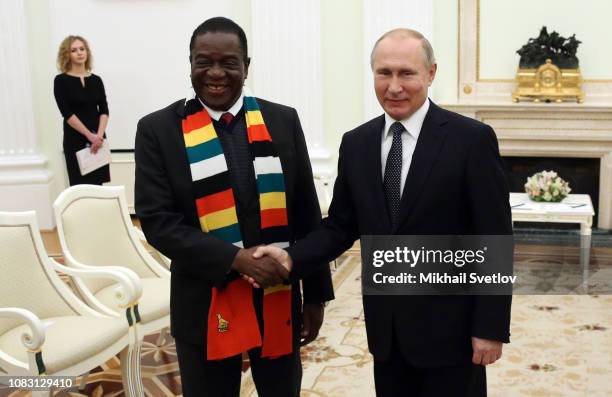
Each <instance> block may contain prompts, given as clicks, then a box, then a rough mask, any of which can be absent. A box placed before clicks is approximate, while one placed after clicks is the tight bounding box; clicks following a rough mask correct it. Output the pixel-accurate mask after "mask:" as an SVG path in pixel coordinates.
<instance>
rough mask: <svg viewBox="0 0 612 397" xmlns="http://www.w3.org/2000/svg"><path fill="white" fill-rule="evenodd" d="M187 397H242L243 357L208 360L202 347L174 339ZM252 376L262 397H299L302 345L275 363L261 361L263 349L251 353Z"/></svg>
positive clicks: (266, 359) (184, 394)
mask: <svg viewBox="0 0 612 397" xmlns="http://www.w3.org/2000/svg"><path fill="white" fill-rule="evenodd" d="M175 343H176V353H177V356H178V362H179V369H180V372H181V384H182V388H183V396H184V397H208V396H211V397H213V396H214V397H239V396H240V377H241V373H242V372H241V368H242V357H241V356H240V355H237V356H234V357H230V358H227V359H224V360H214V361H208V360H206V349H205V348H204V346H201V345H194V344H191V343H185V342H183V341H180V340H178V339H175ZM249 360H250V361H251V373H252V375H253V380H254V382H255V387H256V389H257V394H258V395H259V397H299V395H300V388H301V385H302V362H301V360H300V349H299V345H298V346H295V345H294V348H293V353H292V354H288V355H286V356H283V357H279V358H276V359H268V358H262V357H261V349H252V350H250V351H249Z"/></svg>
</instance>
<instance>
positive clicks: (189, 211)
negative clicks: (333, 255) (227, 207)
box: [135, 99, 334, 345]
mask: <svg viewBox="0 0 612 397" xmlns="http://www.w3.org/2000/svg"><path fill="white" fill-rule="evenodd" d="M257 102H258V103H259V106H260V110H261V113H262V115H263V118H264V120H265V123H266V127H267V128H268V130H269V132H270V135H271V136H272V140H273V142H274V145H275V148H276V150H277V152H278V155H279V157H280V160H281V164H282V167H283V173H284V176H285V185H286V186H285V189H286V192H285V193H286V197H287V213H288V219H289V228H290V233H291V236H290V241H295V240H296V239H299V238H301V237H304V236H305V235H306V234H307V233H308V232H310V231H311V230H313V229H315V228H316V227H317V225H318V224H319V222H320V219H321V212H320V209H319V204H318V200H317V196H316V192H315V188H314V182H313V178H312V169H311V166H310V160H309V157H308V152H307V149H306V142H305V140H304V134H303V132H302V128H301V125H300V121H299V118H298V115H297V112H296V111H295V109H292V108H289V107H286V106H283V105H279V104H275V103H272V102H268V101H264V100H261V99H257ZM184 114H185V106H184V100H180V101H177V102H175V103H173V104H171V105H170V106H168V107H166V108H164V109H161V110H159V111H157V112H154V113H151V114H149V115H148V116H145V117H143V118H142V119H141V120H140V121H139V122H138V129H137V132H136V147H135V158H136V185H135V206H136V214H137V215H138V218H139V219H140V222H141V225H142V229H143V231H144V233H145V235H146V237H147V240H148V242H149V243H150V244H151V245H152V246H153V247H155V248H156V249H158V250H159V251H161V252H162V253H163V254H164V255H166V256H167V257H169V258H170V259H171V260H172V265H171V269H170V270H171V293H170V316H171V330H172V334H173V335H174V336H175V337H178V338H181V339H182V340H184V341H186V342H191V343H195V344H200V345H201V344H205V342H206V329H207V324H206V320H207V314H208V307H209V305H210V299H211V287H212V286H220V285H223V283H224V282H225V281H226V280H227V276H228V272H229V270H230V266H231V263H232V261H233V259H234V256H235V255H236V253H237V251H238V248H237V247H235V246H234V245H232V244H230V243H227V242H225V241H222V240H220V239H218V238H216V237H214V236H211V235H208V234H206V233H203V232H202V230H201V228H200V223H199V220H198V216H197V211H196V206H195V199H194V196H193V191H192V181H191V172H190V169H189V164H188V161H187V153H186V150H185V143H184V140H183V133H182V129H181V120H182V119H183V117H184ZM247 248H248V247H247ZM318 265H320V267H319V268H318V269H319V270H317V271H316V272H315V273H313V274H312V275H311V276H309V277H307V278H306V279H304V283H303V288H304V301H305V302H306V303H317V302H325V301H328V300H331V299H333V297H334V295H333V287H332V282H331V275H330V271H329V266H323V265H325V264H322V263H321V264H318ZM293 291H294V299H293V302H294V319H295V320H297V321H294V322H293V323H294V330H295V331H296V333H297V331H298V330H299V328H300V324H301V323H300V320H301V315H300V313H301V310H300V309H301V305H300V303H301V295H300V288H299V284H298V283H295V284H294V288H293ZM255 299H256V302H257V301H258V300H260V299H261V291H257V292H256V293H255ZM257 306H258V305H257V303H256V307H257ZM258 314H260V313H258Z"/></svg>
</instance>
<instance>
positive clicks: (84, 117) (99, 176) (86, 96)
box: [53, 36, 110, 186]
mask: <svg viewBox="0 0 612 397" xmlns="http://www.w3.org/2000/svg"><path fill="white" fill-rule="evenodd" d="M91 65H92V56H91V50H90V49H89V45H88V44H87V40H85V39H84V38H82V37H81V36H68V37H66V38H65V39H64V40H63V41H62V44H60V48H59V52H58V54H57V67H58V69H59V70H60V71H61V72H62V73H61V74H58V75H57V76H55V81H54V84H53V93H54V95H55V100H56V102H57V106H58V107H59V110H60V112H61V113H62V116H63V117H64V144H63V145H64V156H65V157H66V167H67V168H68V178H69V180H70V186H72V185H77V184H82V183H89V184H94V185H101V184H103V183H104V182H109V181H110V171H109V166H108V165H106V166H104V167H102V168H98V169H97V170H95V171H92V172H90V173H88V174H86V175H81V171H80V170H79V164H78V162H77V159H76V152H78V151H79V150H81V149H83V148H85V147H86V146H87V145H90V148H91V151H92V152H94V153H95V152H97V151H98V149H99V148H100V146H102V143H103V142H104V138H105V130H106V125H107V124H108V105H107V103H106V93H105V92H104V84H103V83H102V79H101V78H100V77H99V76H96V75H95V74H93V73H91Z"/></svg>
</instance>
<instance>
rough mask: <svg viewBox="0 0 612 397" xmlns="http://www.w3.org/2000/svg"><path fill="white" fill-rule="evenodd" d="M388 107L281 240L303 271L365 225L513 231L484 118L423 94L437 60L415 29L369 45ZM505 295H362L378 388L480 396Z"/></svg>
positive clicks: (273, 250) (504, 334) (267, 250)
mask: <svg viewBox="0 0 612 397" xmlns="http://www.w3.org/2000/svg"><path fill="white" fill-rule="evenodd" d="M371 66H372V72H373V75H374V87H375V91H376V97H377V98H378V101H379V103H380V105H381V106H382V108H383V110H384V114H382V115H380V116H379V117H376V118H375V119H373V120H370V121H368V122H366V123H365V124H362V125H360V126H358V127H357V128H355V129H354V130H352V131H349V132H347V133H346V134H344V136H343V138H342V143H341V145H340V154H339V157H338V177H337V178H336V182H335V185H334V195H333V198H332V202H331V205H330V208H329V211H328V214H329V215H328V217H327V218H326V219H324V220H323V222H322V225H321V227H320V228H319V229H318V230H317V231H315V232H313V233H311V234H309V235H308V236H307V237H306V238H304V239H302V240H300V241H299V242H298V243H297V244H295V245H293V246H291V247H289V248H287V250H286V251H284V250H281V249H280V248H278V247H273V246H268V247H261V248H259V249H258V250H257V251H256V253H255V256H256V257H262V255H270V256H272V257H274V258H275V259H276V260H278V261H279V262H281V263H283V264H284V266H286V267H287V268H288V269H291V270H292V277H295V278H299V277H304V276H305V275H307V274H309V272H311V271H313V269H316V267H317V264H318V263H321V262H325V261H329V260H333V259H334V258H336V257H337V256H339V255H340V254H341V253H342V252H344V251H345V250H347V249H348V248H349V247H351V246H352V245H353V243H354V242H355V240H356V239H358V238H359V237H360V236H362V235H423V236H427V235H509V234H512V223H511V218H510V207H509V201H508V188H507V186H506V182H505V176H504V173H503V169H502V165H501V159H500V155H499V150H498V146H497V139H496V137H495V133H494V132H493V130H492V129H491V127H489V126H487V125H485V124H482V123H480V122H478V121H475V120H473V119H469V118H467V117H463V116H460V115H458V114H456V113H452V112H449V111H446V110H444V109H441V108H439V107H438V106H436V105H435V104H434V103H433V102H431V101H430V100H428V97H427V94H428V89H429V86H430V85H431V84H432V82H433V80H434V78H435V75H436V70H437V65H436V62H435V59H434V53H433V49H432V48H431V45H430V43H429V42H428V41H427V39H425V37H423V36H422V35H421V34H420V33H419V32H416V31H414V30H410V29H396V30H392V31H390V32H387V33H385V34H384V35H383V36H382V37H381V38H380V39H379V40H378V41H377V42H376V44H375V46H374V49H373V50H372V55H371ZM510 303H511V297H510V296H399V295H398V296H385V295H366V296H364V297H363V307H364V313H365V325H366V331H367V336H368V346H369V349H370V352H371V353H372V355H373V356H374V380H375V386H376V395H377V396H380V397H397V396H415V397H454V396H456V397H468V396H470V397H483V396H486V394H487V393H486V379H485V367H484V366H486V365H489V364H492V363H494V362H495V361H497V360H498V359H499V358H500V357H501V354H502V343H503V342H509V328H510Z"/></svg>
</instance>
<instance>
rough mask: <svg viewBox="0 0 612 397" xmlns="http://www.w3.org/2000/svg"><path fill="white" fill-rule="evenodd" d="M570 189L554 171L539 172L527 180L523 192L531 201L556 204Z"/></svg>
mask: <svg viewBox="0 0 612 397" xmlns="http://www.w3.org/2000/svg"><path fill="white" fill-rule="evenodd" d="M571 191H572V189H570V187H569V183H567V182H566V181H564V180H563V179H562V178H561V177H560V176H558V175H557V173H556V172H555V171H540V172H536V173H535V174H533V175H532V176H530V177H528V178H527V183H525V192H527V195H528V196H529V198H530V199H532V200H533V201H548V202H553V203H558V202H559V201H561V200H563V199H564V198H565V197H567V195H568V194H569V192H571Z"/></svg>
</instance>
